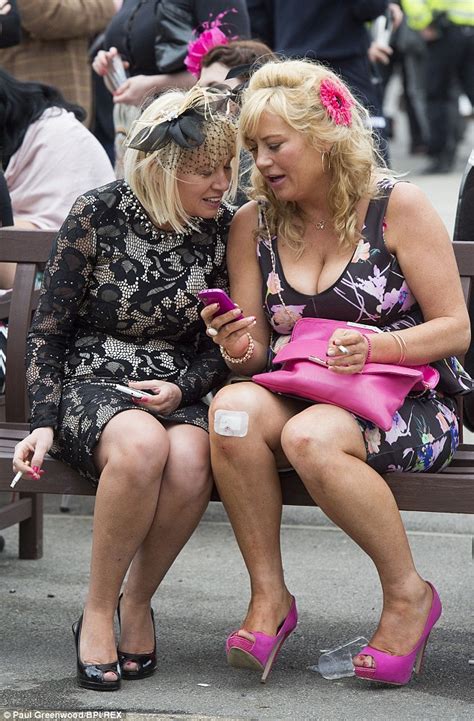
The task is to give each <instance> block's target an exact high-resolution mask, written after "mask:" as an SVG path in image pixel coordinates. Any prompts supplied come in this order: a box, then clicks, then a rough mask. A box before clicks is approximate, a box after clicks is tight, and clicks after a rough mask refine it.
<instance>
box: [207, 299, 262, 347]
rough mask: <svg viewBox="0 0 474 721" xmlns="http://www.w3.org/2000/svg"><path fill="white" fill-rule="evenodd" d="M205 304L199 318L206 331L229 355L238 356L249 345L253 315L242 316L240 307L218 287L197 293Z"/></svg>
mask: <svg viewBox="0 0 474 721" xmlns="http://www.w3.org/2000/svg"><path fill="white" fill-rule="evenodd" d="M198 296H199V298H200V300H202V302H203V303H204V304H205V305H206V307H205V308H204V310H202V311H201V318H202V319H203V321H204V323H205V324H206V328H207V330H206V332H207V334H208V336H209V337H210V338H212V340H213V341H214V343H216V344H217V345H220V346H222V347H223V348H225V350H226V352H227V353H228V355H229V356H232V357H233V358H240V357H242V356H243V355H245V353H246V351H247V348H248V346H249V338H248V333H249V331H250V329H251V328H252V327H253V326H254V325H255V323H256V319H255V316H253V315H250V316H244V315H243V313H242V311H241V309H240V308H239V307H238V306H237V305H236V304H235V303H234V301H233V300H232V299H231V298H229V296H228V295H227V293H225V292H224V291H223V290H221V289H220V288H210V289H208V290H204V291H201V292H200V293H199V294H198Z"/></svg>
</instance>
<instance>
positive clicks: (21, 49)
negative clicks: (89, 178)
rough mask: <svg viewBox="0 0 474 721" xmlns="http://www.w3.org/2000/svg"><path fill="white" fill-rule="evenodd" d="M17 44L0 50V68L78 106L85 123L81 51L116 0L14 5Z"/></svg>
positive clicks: (21, 0)
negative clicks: (18, 19)
mask: <svg viewBox="0 0 474 721" xmlns="http://www.w3.org/2000/svg"><path fill="white" fill-rule="evenodd" d="M16 4H17V6H18V11H19V13H20V17H21V28H22V39H21V42H20V44H19V45H17V46H16V47H12V48H8V49H4V50H0V65H1V66H2V67H4V68H5V70H7V71H8V72H9V73H11V74H12V75H14V76H15V77H16V78H18V79H19V80H31V81H37V82H42V83H46V84H48V85H53V86H54V87H56V88H58V90H60V91H61V92H62V94H63V95H64V97H65V98H66V99H67V100H68V101H69V102H71V103H74V104H76V105H80V106H81V107H83V108H84V109H85V111H86V113H87V120H88V121H89V122H90V118H91V107H92V89H91V75H90V65H89V59H88V56H87V48H88V45H89V41H90V38H91V37H92V36H93V35H95V34H96V33H98V32H100V31H101V30H102V29H103V28H104V27H105V26H106V25H107V23H108V22H109V21H110V20H111V19H112V17H113V16H114V14H115V13H116V12H117V11H118V10H119V8H120V7H121V6H122V0H16Z"/></svg>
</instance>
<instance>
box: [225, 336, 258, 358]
mask: <svg viewBox="0 0 474 721" xmlns="http://www.w3.org/2000/svg"><path fill="white" fill-rule="evenodd" d="M247 338H248V339H249V344H248V347H247V350H246V351H245V353H244V355H243V356H241V358H233V357H232V356H231V355H229V354H228V353H227V351H226V349H225V348H224V346H222V345H220V346H219V348H220V351H221V356H222V357H223V359H224V360H225V361H227V363H232V365H238V364H240V363H246V361H248V360H249V359H250V358H251V357H252V356H253V352H254V350H255V342H254V339H253V338H252V336H251V335H250V333H247Z"/></svg>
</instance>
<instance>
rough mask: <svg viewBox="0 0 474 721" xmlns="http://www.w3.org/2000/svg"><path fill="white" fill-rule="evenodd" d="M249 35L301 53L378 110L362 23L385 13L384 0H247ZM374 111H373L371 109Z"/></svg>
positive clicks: (288, 52) (285, 50)
mask: <svg viewBox="0 0 474 721" xmlns="http://www.w3.org/2000/svg"><path fill="white" fill-rule="evenodd" d="M247 7H248V11H249V15H250V23H251V29H252V36H253V37H258V38H260V39H261V40H263V41H264V42H266V43H267V44H268V45H269V46H270V47H271V48H272V50H274V51H275V52H277V53H281V54H282V55H285V56H287V57H290V58H291V57H306V58H312V59H314V60H318V61H319V62H322V63H324V64H326V65H329V66H330V68H331V69H332V70H334V71H335V72H336V73H338V74H339V75H341V76H342V78H343V79H344V80H345V81H346V82H347V83H348V84H349V86H350V87H351V89H352V91H353V92H354V93H355V94H356V96H357V97H358V99H359V100H360V101H361V102H362V103H363V105H365V107H366V108H367V109H369V110H371V111H372V112H373V111H374V109H377V110H378V105H379V100H378V93H377V91H376V89H375V87H374V84H373V83H372V79H371V77H372V76H371V69H370V63H369V58H368V55H367V50H368V47H369V36H368V32H367V28H366V23H367V22H370V21H371V20H375V18H376V17H378V16H379V15H383V14H384V13H385V12H387V10H388V7H389V2H388V0H349V1H348V0H311V1H310V0H301V2H300V3H299V4H298V10H297V11H295V7H294V5H293V4H292V3H288V2H285V1H284V0H247ZM377 114H379V113H378V112H377Z"/></svg>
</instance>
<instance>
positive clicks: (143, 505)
mask: <svg viewBox="0 0 474 721" xmlns="http://www.w3.org/2000/svg"><path fill="white" fill-rule="evenodd" d="M168 451H169V441H168V434H167V432H166V430H165V428H163V426H162V425H161V424H160V423H159V422H158V421H157V419H155V418H153V416H151V415H149V414H148V413H144V412H143V411H139V410H130V411H124V412H122V413H119V414H117V415H116V416H114V417H113V418H112V419H111V420H110V421H109V422H108V423H107V425H106V426H105V428H104V431H103V433H102V436H101V438H100V441H99V443H98V446H97V449H96V452H95V456H94V457H95V462H96V464H97V467H98V468H99V470H100V471H101V475H100V482H99V487H98V490H97V496H96V502H95V511H94V525H93V537H92V558H91V572H90V581H89V591H88V595H87V600H86V604H85V608H84V622H83V626H82V632H81V649H80V658H81V660H82V662H83V663H109V662H112V661H114V660H115V659H116V658H117V649H116V642H115V638H114V633H113V617H114V613H115V609H116V607H117V599H118V595H119V591H120V587H121V584H122V581H123V579H124V576H125V573H126V571H127V569H128V567H129V565H130V562H131V560H132V558H133V556H134V555H135V553H136V551H137V548H138V547H139V546H140V544H141V543H142V542H143V539H144V538H145V537H146V535H147V533H148V531H149V529H150V526H151V524H152V521H153V517H154V514H155V508H156V503H157V499H158V494H159V491H160V482H161V477H162V474H163V469H164V467H165V464H166V462H167V459H168ZM105 679H106V680H114V679H115V674H114V673H112V672H108V673H107V674H105Z"/></svg>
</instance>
